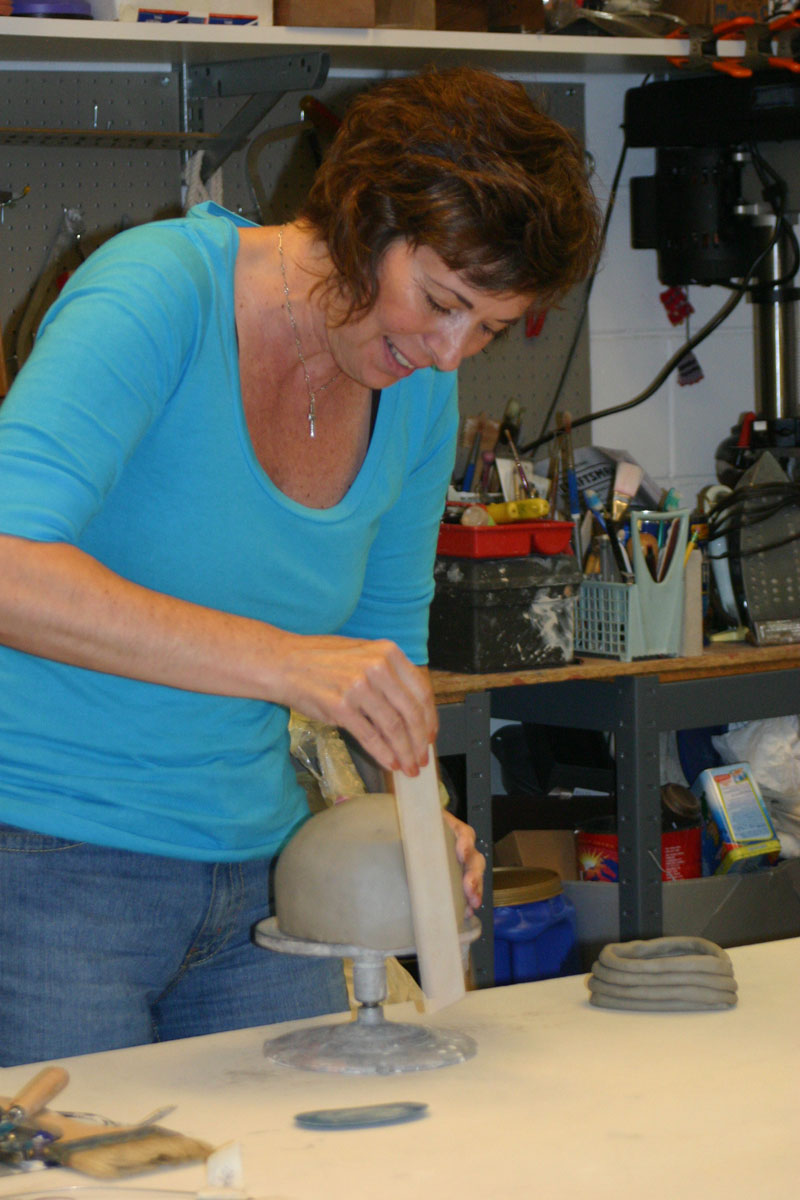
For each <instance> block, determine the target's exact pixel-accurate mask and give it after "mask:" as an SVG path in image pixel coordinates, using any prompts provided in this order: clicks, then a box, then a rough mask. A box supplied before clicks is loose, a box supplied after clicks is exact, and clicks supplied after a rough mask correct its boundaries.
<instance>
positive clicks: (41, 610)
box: [0, 535, 438, 775]
mask: <svg viewBox="0 0 800 1200" xmlns="http://www.w3.org/2000/svg"><path fill="white" fill-rule="evenodd" d="M0 564H2V570H0V641H2V642H3V643H5V644H6V645H8V646H12V647H13V648H14V649H16V650H22V651H24V652H26V653H29V654H36V655H39V656H40V657H42V658H53V659H56V660H58V661H60V662H67V663H72V664H73V665H74V666H79V667H84V668H88V669H89V670H95V671H105V672H107V673H109V674H114V675H123V676H127V677H128V678H130V679H142V680H146V681H147V682H149V683H159V684H166V685H167V686H169V687H177V688H185V689H187V690H189V691H196V692H203V693H213V694H215V695H221V696H243V697H248V698H251V699H254V700H267V701H270V702H272V703H274V704H282V705H284V706H286V707H287V708H294V709H296V710H297V711H298V712H300V713H302V714H303V715H304V716H307V717H311V718H314V719H316V720H319V721H323V722H325V723H326V724H329V725H335V726H340V727H341V728H344V729H347V730H348V731H349V732H350V733H351V734H352V735H353V737H354V738H356V740H357V741H358V742H360V744H361V745H362V746H363V748H364V750H365V751H366V752H367V754H371V755H372V757H373V758H374V759H375V760H376V761H377V762H378V763H379V764H380V765H381V766H382V767H384V768H385V769H387V770H391V771H398V770H399V771H404V772H405V773H406V774H407V775H416V774H417V772H418V771H419V768H420V766H422V765H424V763H425V762H426V761H427V756H428V753H429V748H430V746H431V743H432V742H433V741H434V740H435V738H436V732H437V726H438V720H437V715H436V705H435V703H434V699H433V691H432V689H431V686H430V682H429V680H428V676H427V671H426V670H425V669H424V668H419V667H415V666H414V665H413V664H412V663H411V662H410V661H409V659H408V658H406V656H405V654H403V652H402V651H401V650H400V648H399V647H398V646H396V645H395V644H394V643H393V642H390V641H370V640H367V639H360V638H346V637H336V636H328V635H324V636H314V635H311V636H309V635H301V634H295V633H287V632H286V631H285V630H281V629H278V628H276V627H275V626H273V625H268V624H266V623H265V622H263V621H258V620H255V619H253V618H249V617H239V616H235V615H233V614H231V613H225V612H219V611H217V610H215V609H210V608H204V607H202V606H200V605H196V604H191V603H188V602H186V601H184V600H179V599H177V598H176V597H174V596H167V595H164V594H162V593H160V592H154V591H151V590H150V589H148V588H143V587H140V586H139V585H138V584H135V583H131V582H130V581H129V580H126V579H123V578H122V577H121V576H119V575H117V574H115V573H114V572H113V571H109V570H108V569H107V568H106V567H104V566H102V565H101V564H100V563H98V562H97V561H96V560H95V559H93V558H91V557H90V556H89V555H87V554H85V553H84V552H83V551H81V550H78V549H77V548H76V547H74V546H71V545H67V544H62V543H58V542H32V541H27V540H26V539H24V538H17V537H9V536H7V535H0Z"/></svg>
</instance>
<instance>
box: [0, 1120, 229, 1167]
mask: <svg viewBox="0 0 800 1200" xmlns="http://www.w3.org/2000/svg"><path fill="white" fill-rule="evenodd" d="M151 1121H152V1118H151V1119H150V1120H149V1121H145V1122H139V1124H138V1125H116V1126H107V1125H99V1126H98V1125H97V1124H94V1123H92V1122H89V1121H77V1120H75V1118H74V1117H67V1116H63V1115H62V1114H61V1113H56V1112H51V1111H49V1110H48V1109H43V1110H41V1111H40V1112H39V1113H38V1114H37V1116H36V1119H35V1123H34V1125H32V1126H29V1127H27V1128H25V1129H24V1133H25V1134H26V1135H27V1137H26V1139H25V1141H24V1142H23V1140H22V1139H20V1141H19V1144H18V1145H17V1146H16V1147H15V1150H14V1154H13V1156H12V1155H9V1156H8V1158H7V1161H9V1162H11V1161H13V1162H22V1161H39V1162H44V1163H47V1164H48V1165H50V1166H57V1165H58V1166H64V1167H71V1168H73V1169H74V1170H76V1171H81V1172H82V1173H83V1174H84V1175H92V1176H95V1177H96V1178H98V1179H113V1178H115V1177H117V1176H122V1175H135V1174H137V1173H138V1172H140V1171H150V1170H153V1169H154V1168H155V1167H161V1166H170V1165H171V1166H177V1165H179V1164H180V1163H189V1162H198V1161H204V1160H205V1159H206V1158H207V1157H208V1155H209V1154H210V1153H211V1151H212V1147H211V1146H210V1145H208V1144H207V1143H206V1142H202V1141H199V1140H198V1139H197V1138H193V1137H187V1136H186V1135H185V1134H182V1133H176V1132H175V1131H174V1130H172V1129H165V1128H164V1127H163V1126H161V1125H154V1124H152V1123H151ZM48 1138H50V1139H52V1140H48ZM26 1143H27V1144H26Z"/></svg>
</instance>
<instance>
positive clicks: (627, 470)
mask: <svg viewBox="0 0 800 1200" xmlns="http://www.w3.org/2000/svg"><path fill="white" fill-rule="evenodd" d="M643 476H644V471H643V470H642V468H641V467H640V466H638V465H637V464H636V463H632V462H621V463H617V470H616V474H615V476H614V491H613V492H612V495H611V520H612V521H613V522H614V524H615V525H619V524H620V522H621V521H623V520H624V519H625V514H626V512H627V511H628V509H629V508H630V504H631V501H632V500H633V497H634V496H635V495H636V493H637V492H638V490H639V485H640V483H641V482H642V478H643Z"/></svg>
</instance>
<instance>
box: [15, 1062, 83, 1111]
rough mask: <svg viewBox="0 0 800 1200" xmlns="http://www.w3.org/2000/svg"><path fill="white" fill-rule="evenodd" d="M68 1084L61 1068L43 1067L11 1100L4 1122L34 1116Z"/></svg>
mask: <svg viewBox="0 0 800 1200" xmlns="http://www.w3.org/2000/svg"><path fill="white" fill-rule="evenodd" d="M68 1083H69V1075H68V1074H67V1072H66V1071H65V1070H64V1068H63V1067H44V1069H43V1070H41V1071H39V1073H38V1074H37V1075H34V1077H33V1079H31V1080H29V1081H28V1083H26V1084H25V1086H24V1087H23V1088H21V1089H20V1091H18V1092H17V1094H16V1095H15V1096H13V1097H12V1098H11V1100H10V1101H9V1105H8V1110H7V1111H6V1113H5V1118H6V1120H8V1121H21V1120H23V1119H24V1118H25V1117H32V1116H34V1115H35V1114H36V1113H38V1112H39V1110H40V1109H42V1108H44V1106H45V1104H47V1102H48V1101H49V1100H52V1099H53V1097H54V1096H57V1095H58V1093H59V1092H63V1090H64V1088H65V1087H66V1086H67V1084H68Z"/></svg>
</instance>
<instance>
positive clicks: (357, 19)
mask: <svg viewBox="0 0 800 1200" xmlns="http://www.w3.org/2000/svg"><path fill="white" fill-rule="evenodd" d="M273 11H274V20H275V24H276V25H300V26H303V25H306V26H310V27H312V28H316V27H317V26H323V27H325V28H327V29H372V28H373V27H374V25H375V0H275V2H274V5H273Z"/></svg>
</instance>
